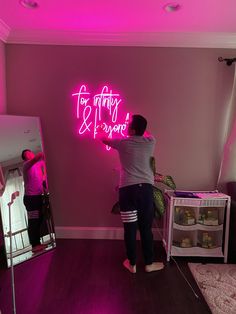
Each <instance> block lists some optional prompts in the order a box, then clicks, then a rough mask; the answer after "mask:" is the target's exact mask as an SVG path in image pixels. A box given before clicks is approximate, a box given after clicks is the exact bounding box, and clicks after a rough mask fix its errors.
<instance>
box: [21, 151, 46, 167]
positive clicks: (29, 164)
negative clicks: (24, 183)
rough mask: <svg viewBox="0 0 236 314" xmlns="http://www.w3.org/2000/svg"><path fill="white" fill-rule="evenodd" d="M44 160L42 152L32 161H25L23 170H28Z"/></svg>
mask: <svg viewBox="0 0 236 314" xmlns="http://www.w3.org/2000/svg"><path fill="white" fill-rule="evenodd" d="M43 159H44V154H43V153H42V152H40V153H38V154H36V155H35V156H34V158H33V159H30V160H27V161H26V163H25V168H30V167H32V166H33V165H34V164H36V163H37V162H38V161H40V160H43Z"/></svg>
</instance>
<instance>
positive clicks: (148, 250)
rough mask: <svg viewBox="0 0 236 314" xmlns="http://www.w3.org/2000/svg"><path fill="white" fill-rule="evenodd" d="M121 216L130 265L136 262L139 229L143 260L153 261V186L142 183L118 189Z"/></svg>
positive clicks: (146, 262)
mask: <svg viewBox="0 0 236 314" xmlns="http://www.w3.org/2000/svg"><path fill="white" fill-rule="evenodd" d="M119 202H120V209H121V218H122V221H123V223H124V238H125V245H126V252H127V257H128V259H129V261H130V264H131V265H135V263H136V233H137V228H139V231H140V237H141V243H142V250H143V257H144V262H145V264H146V265H150V264H152V262H153V234H152V222H153V218H154V209H153V187H152V185H151V184H147V183H142V184H135V185H130V186H126V187H123V188H120V189H119Z"/></svg>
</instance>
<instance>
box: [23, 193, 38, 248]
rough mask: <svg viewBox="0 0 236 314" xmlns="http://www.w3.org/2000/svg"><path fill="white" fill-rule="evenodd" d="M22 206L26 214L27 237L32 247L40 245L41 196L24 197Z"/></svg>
mask: <svg viewBox="0 0 236 314" xmlns="http://www.w3.org/2000/svg"><path fill="white" fill-rule="evenodd" d="M24 205H25V207H26V210H27V214H28V235H29V241H30V244H31V245H32V247H34V246H36V245H38V244H40V227H41V224H42V220H43V219H42V218H43V217H42V206H43V197H42V195H25V196H24Z"/></svg>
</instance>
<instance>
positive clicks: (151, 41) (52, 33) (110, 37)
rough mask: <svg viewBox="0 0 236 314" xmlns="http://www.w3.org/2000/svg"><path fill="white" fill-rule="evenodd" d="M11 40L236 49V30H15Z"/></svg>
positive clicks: (25, 42)
mask: <svg viewBox="0 0 236 314" xmlns="http://www.w3.org/2000/svg"><path fill="white" fill-rule="evenodd" d="M8 34H9V35H8V36H7V40H6V42H7V43H12V44H41V45H79V46H140V47H185V48H187V47H189V48H231V49H236V33H213V32H211V33H178V32H172V33H171V32H160V33H144V32H133V33H131V32H130V33H128V32H124V33H112V32H79V31H66V30H46V29H45V30H32V29H27V30H11V31H10V32H8Z"/></svg>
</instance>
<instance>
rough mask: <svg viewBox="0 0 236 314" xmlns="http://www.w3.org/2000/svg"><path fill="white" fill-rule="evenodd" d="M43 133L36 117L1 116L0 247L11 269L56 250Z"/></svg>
mask: <svg viewBox="0 0 236 314" xmlns="http://www.w3.org/2000/svg"><path fill="white" fill-rule="evenodd" d="M40 130H41V127H40V121H39V118H37V117H21V116H10V115H2V116H0V209H1V217H0V218H1V219H0V221H2V226H1V228H0V230H1V229H2V233H3V235H2V239H3V241H1V242H2V243H1V242H0V245H2V246H3V247H4V249H5V253H6V257H7V266H8V267H10V266H11V262H12V264H13V265H16V264H18V263H21V262H23V261H25V260H28V259H30V258H32V257H34V256H37V255H39V254H42V253H44V252H47V251H48V250H50V249H52V248H54V247H55V246H56V244H55V231H54V225H53V218H52V213H51V208H50V202H49V192H48V188H47V177H46V167H45V160H44V154H43V152H42V151H43V149H42V148H43V147H42V139H41V134H40ZM24 150H26V151H24ZM23 151H24V152H23ZM22 152H23V154H22ZM23 159H24V160H23ZM18 192H19V193H18Z"/></svg>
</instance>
